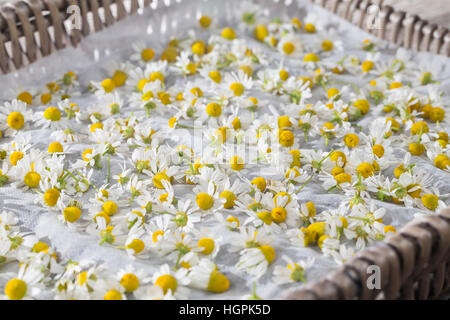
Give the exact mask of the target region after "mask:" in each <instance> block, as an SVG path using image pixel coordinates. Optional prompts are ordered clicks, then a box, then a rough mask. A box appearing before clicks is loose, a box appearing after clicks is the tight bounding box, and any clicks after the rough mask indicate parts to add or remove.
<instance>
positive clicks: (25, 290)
mask: <svg viewBox="0 0 450 320" xmlns="http://www.w3.org/2000/svg"><path fill="white" fill-rule="evenodd" d="M39 267H40V266H38V265H28V264H23V265H22V266H21V267H20V269H19V272H18V274H17V276H16V277H14V278H11V279H8V281H7V283H6V285H5V289H4V298H6V299H9V300H24V299H25V300H28V299H37V298H38V296H39V294H40V293H41V291H42V288H41V287H42V284H41V283H40V282H41V280H42V279H43V277H44V274H43V273H42V271H41V269H40V268H39Z"/></svg>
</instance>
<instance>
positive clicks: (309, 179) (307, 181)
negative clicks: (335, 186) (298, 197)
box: [295, 173, 314, 193]
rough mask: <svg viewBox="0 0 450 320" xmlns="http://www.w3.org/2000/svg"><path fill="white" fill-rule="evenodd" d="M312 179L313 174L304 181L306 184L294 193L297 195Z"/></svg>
mask: <svg viewBox="0 0 450 320" xmlns="http://www.w3.org/2000/svg"><path fill="white" fill-rule="evenodd" d="M313 177H314V173H313V174H312V175H311V176H310V177H309V178H308V180H306V182H305V183H304V184H303V185H302V186H301V187H300V188H299V189H298V190H297V191H296V192H295V193H299V192H300V191H301V190H302V189H303V188H304V187H305V186H306V185H307V184H308V183H309V181H311V179H312V178H313Z"/></svg>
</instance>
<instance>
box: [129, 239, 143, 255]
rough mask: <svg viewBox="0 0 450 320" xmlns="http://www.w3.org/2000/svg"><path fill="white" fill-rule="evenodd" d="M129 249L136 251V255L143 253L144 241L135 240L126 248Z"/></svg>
mask: <svg viewBox="0 0 450 320" xmlns="http://www.w3.org/2000/svg"><path fill="white" fill-rule="evenodd" d="M126 248H127V249H131V250H133V251H134V254H135V255H136V254H138V253H140V252H142V250H144V248H145V244H144V241H142V240H141V239H133V240H132V241H131V242H130V243H129V244H128V245H127V247H126Z"/></svg>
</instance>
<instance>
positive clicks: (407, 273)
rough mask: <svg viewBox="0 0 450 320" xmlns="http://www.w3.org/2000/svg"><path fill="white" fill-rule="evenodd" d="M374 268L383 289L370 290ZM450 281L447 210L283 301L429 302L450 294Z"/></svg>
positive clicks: (449, 217)
mask: <svg viewBox="0 0 450 320" xmlns="http://www.w3.org/2000/svg"><path fill="white" fill-rule="evenodd" d="M371 265H376V266H378V267H379V268H380V276H381V288H380V290H377V289H373V290H370V289H369V287H368V286H367V283H366V281H367V279H368V276H369V274H368V271H367V270H368V269H367V268H368V266H371ZM449 278H450V208H447V209H444V210H442V211H441V212H440V213H439V214H437V215H432V216H429V217H426V218H422V219H419V220H414V221H412V222H410V223H409V224H407V225H406V226H405V227H404V228H403V229H402V230H400V232H399V233H398V234H397V235H395V236H392V237H390V238H388V239H386V240H385V241H384V242H381V243H378V244H376V245H374V246H373V247H370V248H367V249H366V250H363V251H361V252H359V253H358V254H357V255H355V257H354V258H353V259H352V260H351V261H349V262H348V263H346V264H345V265H344V266H343V267H342V268H341V269H339V270H338V271H336V272H334V273H332V274H330V275H328V276H327V277H326V278H325V279H322V280H320V281H318V282H315V283H312V284H308V285H305V286H303V287H301V288H300V289H297V290H294V291H291V292H289V293H288V294H287V295H285V296H284V297H283V298H287V299H336V298H343V299H405V300H410V299H429V298H437V297H439V295H440V294H441V293H443V292H445V291H446V290H448V288H449V286H450V283H449V282H450V279H449ZM330 279H334V280H330ZM331 284H332V286H331Z"/></svg>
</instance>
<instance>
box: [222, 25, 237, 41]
mask: <svg viewBox="0 0 450 320" xmlns="http://www.w3.org/2000/svg"><path fill="white" fill-rule="evenodd" d="M222 37H224V38H225V39H228V40H233V39H236V32H234V30H233V29H232V28H224V29H223V30H222Z"/></svg>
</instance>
